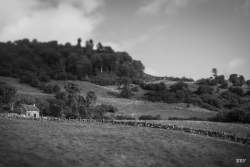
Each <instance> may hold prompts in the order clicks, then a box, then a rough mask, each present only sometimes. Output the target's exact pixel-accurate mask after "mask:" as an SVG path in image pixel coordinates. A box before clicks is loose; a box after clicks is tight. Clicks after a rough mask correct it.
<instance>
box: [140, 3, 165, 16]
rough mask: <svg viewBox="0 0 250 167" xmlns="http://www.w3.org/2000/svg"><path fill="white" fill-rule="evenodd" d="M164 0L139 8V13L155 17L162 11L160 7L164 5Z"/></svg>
mask: <svg viewBox="0 0 250 167" xmlns="http://www.w3.org/2000/svg"><path fill="white" fill-rule="evenodd" d="M165 2H166V0H153V1H150V2H148V3H146V4H145V5H143V6H142V7H141V8H139V11H138V12H139V13H141V14H150V15H155V14H157V13H159V12H160V11H161V9H162V5H164V4H165Z"/></svg>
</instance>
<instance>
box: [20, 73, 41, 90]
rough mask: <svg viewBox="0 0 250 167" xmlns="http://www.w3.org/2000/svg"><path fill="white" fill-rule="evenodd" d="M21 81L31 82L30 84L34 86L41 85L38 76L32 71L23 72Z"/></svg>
mask: <svg viewBox="0 0 250 167" xmlns="http://www.w3.org/2000/svg"><path fill="white" fill-rule="evenodd" d="M20 82H21V83H26V84H29V85H30V86H33V87H38V86H39V85H40V81H39V79H38V78H37V76H36V75H35V74H33V73H30V72H26V73H24V74H22V75H21V77H20Z"/></svg>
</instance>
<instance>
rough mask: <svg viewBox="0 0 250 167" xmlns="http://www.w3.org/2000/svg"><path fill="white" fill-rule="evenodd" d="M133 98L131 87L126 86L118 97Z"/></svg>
mask: <svg viewBox="0 0 250 167" xmlns="http://www.w3.org/2000/svg"><path fill="white" fill-rule="evenodd" d="M132 96H133V93H132V91H131V89H130V88H129V86H124V87H123V88H122V90H121V92H120V94H119V96H118V97H121V98H130V97H132Z"/></svg>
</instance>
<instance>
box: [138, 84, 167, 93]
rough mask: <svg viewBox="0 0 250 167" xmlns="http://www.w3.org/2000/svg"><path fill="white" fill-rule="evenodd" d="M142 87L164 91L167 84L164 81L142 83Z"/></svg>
mask: <svg viewBox="0 0 250 167" xmlns="http://www.w3.org/2000/svg"><path fill="white" fill-rule="evenodd" d="M140 86H141V88H142V89H145V90H153V91H163V90H166V85H165V84H164V83H163V82H160V83H150V84H146V83H143V84H141V85H140Z"/></svg>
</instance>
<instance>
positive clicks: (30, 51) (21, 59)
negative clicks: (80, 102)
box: [0, 38, 144, 87]
mask: <svg viewBox="0 0 250 167" xmlns="http://www.w3.org/2000/svg"><path fill="white" fill-rule="evenodd" d="M94 45H95V44H94V42H93V40H87V41H86V43H85V46H84V47H82V46H81V39H80V38H79V39H78V40H77V45H71V44H70V43H66V44H64V45H63V44H59V43H58V42H57V41H49V42H39V41H37V40H32V41H30V40H29V39H22V40H17V41H14V42H6V43H3V42H1V43H0V75H1V76H11V77H15V78H19V79H20V81H21V82H26V83H29V84H30V85H31V86H35V87H37V86H39V83H40V82H47V81H49V80H50V79H55V80H90V81H91V79H93V80H94V81H95V80H97V78H96V76H98V75H99V74H102V73H108V74H112V75H113V76H115V77H114V78H115V79H116V78H119V77H121V76H123V77H128V78H131V79H133V78H140V77H141V76H142V75H143V71H144V65H143V64H142V63H141V61H138V60H134V59H133V58H132V57H131V56H130V55H129V54H128V53H127V52H117V51H114V50H113V49H112V48H111V47H110V46H103V45H102V44H101V43H100V42H99V43H97V44H96V47H94ZM101 79H103V77H102V78H101ZM107 80H108V79H107ZM96 82H98V81H96Z"/></svg>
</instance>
